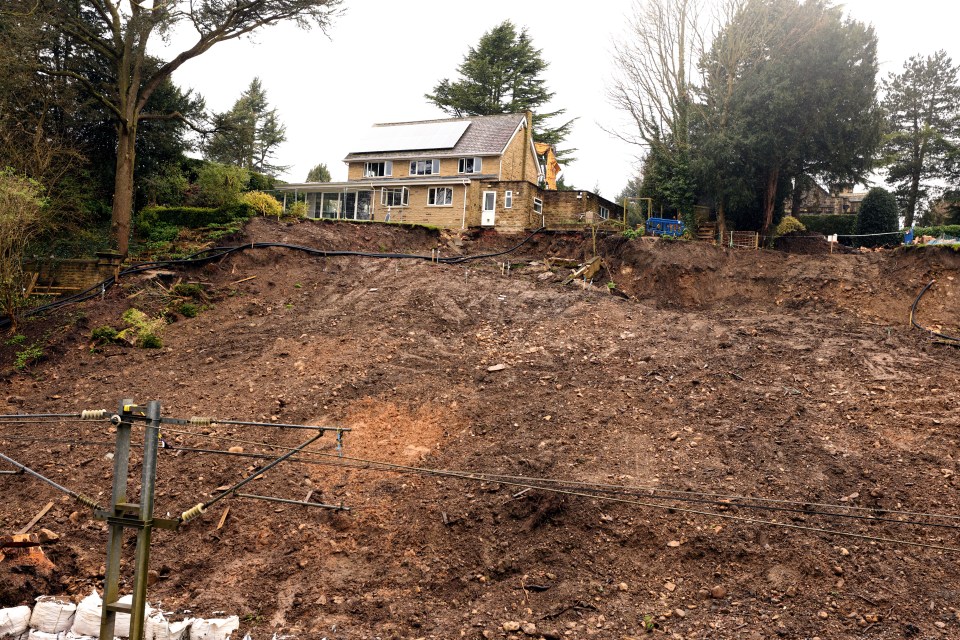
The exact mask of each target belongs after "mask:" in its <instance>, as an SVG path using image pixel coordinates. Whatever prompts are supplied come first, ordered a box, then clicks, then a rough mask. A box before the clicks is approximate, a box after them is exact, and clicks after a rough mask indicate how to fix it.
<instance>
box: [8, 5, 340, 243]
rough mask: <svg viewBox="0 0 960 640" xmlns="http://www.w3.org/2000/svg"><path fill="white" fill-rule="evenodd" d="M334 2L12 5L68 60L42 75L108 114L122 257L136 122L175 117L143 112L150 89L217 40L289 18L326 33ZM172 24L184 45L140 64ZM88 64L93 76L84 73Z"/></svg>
mask: <svg viewBox="0 0 960 640" xmlns="http://www.w3.org/2000/svg"><path fill="white" fill-rule="evenodd" d="M340 3H341V0H229V1H225V0H153V1H152V2H149V0H148V2H142V3H141V2H138V1H137V0H12V1H11V2H9V4H12V5H18V6H20V8H21V10H22V11H23V12H25V13H26V12H30V11H32V10H33V9H34V8H36V10H37V11H39V12H40V13H41V14H42V15H43V16H45V17H46V20H47V22H48V23H49V24H50V26H52V27H53V28H55V29H58V30H59V31H60V32H62V34H63V37H64V39H65V41H66V43H67V47H66V48H67V49H68V50H70V51H73V52H74V55H72V56H69V57H67V58H65V59H62V60H61V59H59V58H58V59H57V63H56V64H53V63H50V64H46V63H45V62H47V60H46V58H49V56H46V57H41V65H42V71H43V72H45V73H46V74H49V75H52V76H60V77H68V78H71V79H73V80H74V81H75V82H77V83H79V85H81V86H82V87H83V88H84V89H85V91H86V92H88V93H89V94H90V95H91V96H92V97H93V98H94V99H96V100H97V101H99V102H100V103H101V104H102V105H103V106H104V107H105V108H106V109H107V110H108V112H109V113H110V114H111V115H112V117H113V120H114V123H115V126H116V130H117V162H116V177H115V182H114V195H113V213H112V235H113V240H114V243H115V246H116V247H117V250H118V251H120V252H121V253H126V252H127V249H128V243H129V236H130V219H131V214H132V209H133V186H134V183H133V175H134V159H135V148H136V147H135V143H136V137H137V125H138V123H139V122H141V121H143V120H150V119H153V120H156V119H183V116H182V114H179V113H147V112H145V107H146V105H147V101H148V100H149V99H150V96H151V95H152V94H153V93H154V91H155V90H156V89H157V88H158V87H159V86H160V85H161V84H162V83H163V82H164V80H166V79H168V78H169V77H170V75H171V74H172V73H173V72H174V71H176V70H177V69H179V68H180V66H181V65H183V64H184V63H185V62H187V61H188V60H191V59H193V58H196V57H197V56H200V55H202V54H203V53H205V52H206V51H208V50H209V49H210V48H211V47H212V46H213V45H215V44H217V43H218V42H224V41H227V40H234V39H237V38H240V37H243V36H245V35H248V34H250V33H252V32H253V31H256V30H257V29H259V28H261V27H264V26H268V25H272V24H276V23H278V22H283V21H286V20H293V21H295V22H296V23H297V24H298V25H300V26H302V27H308V26H310V25H316V26H318V27H320V28H321V29H324V28H326V27H327V26H328V25H329V23H330V20H331V19H332V18H333V17H334V15H335V14H336V12H337V10H338V7H339V5H340ZM180 25H188V26H190V27H192V28H193V29H194V30H195V31H196V34H197V37H196V40H195V42H194V44H193V45H192V46H190V47H189V48H187V49H185V50H183V51H181V52H180V53H178V54H177V55H175V56H174V57H173V58H172V59H171V60H169V61H167V62H165V63H163V64H160V65H159V66H157V67H156V68H153V67H152V66H151V65H150V64H148V56H147V45H148V43H149V42H150V41H151V37H153V36H154V35H157V36H159V37H163V36H164V35H166V34H167V33H169V32H170V31H171V30H173V29H174V28H176V27H178V26H180ZM91 66H94V67H95V68H96V71H97V72H96V73H91Z"/></svg>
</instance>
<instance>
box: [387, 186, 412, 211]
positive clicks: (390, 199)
mask: <svg viewBox="0 0 960 640" xmlns="http://www.w3.org/2000/svg"><path fill="white" fill-rule="evenodd" d="M409 202H410V191H409V190H408V189H407V188H406V187H390V188H387V187H384V188H383V189H381V190H380V204H382V205H383V206H385V207H405V206H407V204H409Z"/></svg>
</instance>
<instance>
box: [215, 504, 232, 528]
mask: <svg viewBox="0 0 960 640" xmlns="http://www.w3.org/2000/svg"><path fill="white" fill-rule="evenodd" d="M228 515H230V507H227V508H226V509H224V510H223V515H222V516H220V522H218V523H217V531H219V530H220V529H223V525H224V523H225V522H226V521H227V516H228Z"/></svg>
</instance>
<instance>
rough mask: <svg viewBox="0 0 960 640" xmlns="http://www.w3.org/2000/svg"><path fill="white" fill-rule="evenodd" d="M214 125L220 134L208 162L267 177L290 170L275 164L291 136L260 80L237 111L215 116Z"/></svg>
mask: <svg viewBox="0 0 960 640" xmlns="http://www.w3.org/2000/svg"><path fill="white" fill-rule="evenodd" d="M214 122H215V125H216V129H217V131H216V133H214V134H213V135H212V136H211V138H210V141H209V142H208V143H207V148H206V157H207V159H208V160H212V161H213V162H219V163H221V164H231V165H234V166H237V167H242V168H244V169H246V170H248V171H255V172H257V173H266V174H275V173H279V172H282V171H284V170H286V169H287V168H288V167H284V166H281V165H276V164H273V163H272V162H271V160H272V159H273V157H274V154H275V153H276V150H277V147H278V146H280V144H281V143H283V142H284V141H286V139H287V132H286V127H285V126H284V125H283V124H282V123H281V122H280V120H279V119H278V118H277V110H276V109H271V108H270V105H269V103H268V102H267V92H266V91H264V89H263V85H262V84H261V82H260V78H254V79H253V80H252V81H251V82H250V86H249V87H248V88H247V90H246V91H244V92H243V93H242V94H241V95H240V98H239V99H238V100H237V101H236V102H235V103H234V104H233V108H231V109H230V111H227V112H226V113H221V114H218V115H217V116H215V118H214Z"/></svg>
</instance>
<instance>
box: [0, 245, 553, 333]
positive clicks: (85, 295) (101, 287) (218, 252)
mask: <svg viewBox="0 0 960 640" xmlns="http://www.w3.org/2000/svg"><path fill="white" fill-rule="evenodd" d="M544 229H546V227H540V228H539V229H537V230H535V231H534V232H533V233H531V234H530V235H528V236H527V237H526V238H524V239H523V240H522V241H520V242H519V243H517V244H516V245H514V246H513V247H510V248H509V249H505V250H503V251H497V252H494V253H482V254H479V255H475V256H449V257H445V258H440V257H438V256H428V255H421V254H417V253H372V252H367V251H340V250H336V251H331V250H326V249H317V248H315V247H305V246H303V245H299V244H287V243H285V242H251V243H249V244H241V245H236V246H233V247H211V248H209V249H204V250H203V251H198V252H196V253H194V254H191V255H189V256H187V257H186V258H179V259H177V260H155V261H153V262H145V263H142V264H138V265H137V266H135V267H128V268H126V269H124V270H122V271H120V272H119V273H118V274H117V275H116V276H110V277H109V278H107V279H105V280H102V281H100V282H98V283H97V284H95V285H93V286H92V287H89V288H88V289H84V290H83V291H80V292H78V293H75V294H73V295H72V296H68V297H66V298H61V299H59V300H55V301H53V302H50V303H48V304H45V305H41V306H39V307H34V308H32V309H28V310H27V311H24V312H23V313H21V314H20V317H21V318H29V317H30V316H35V315H38V314H41V313H46V312H48V311H54V310H56V309H60V308H62V307H66V306H69V305H73V304H79V303H81V302H85V301H87V300H90V299H91V298H95V297H97V296H98V295H103V294H104V293H106V292H107V290H108V289H110V288H111V287H113V286H114V285H115V284H117V279H118V277H121V276H129V275H134V274H137V273H142V272H144V271H149V270H150V269H156V268H158V267H198V266H203V265H205V264H208V263H210V262H214V261H216V260H220V259H222V258H225V257H227V256H229V255H231V254H233V253H237V252H242V251H248V250H250V249H270V248H280V249H291V250H294V251H300V252H303V253H306V254H308V255H311V256H316V257H320V258H339V257H343V256H356V257H360V258H386V259H396V260H429V261H430V262H436V263H439V264H464V263H467V262H472V261H474V260H483V259H486V258H496V257H499V256H504V255H507V254H510V253H513V252H514V251H516V250H518V249H519V248H520V247H522V246H523V245H525V244H527V243H528V242H530V241H531V240H532V239H533V238H534V236H536V235H537V234H539V233H541V232H542V231H543V230H544ZM9 324H10V319H9V318H3V319H2V320H0V328H2V327H6V326H8V325H9Z"/></svg>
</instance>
